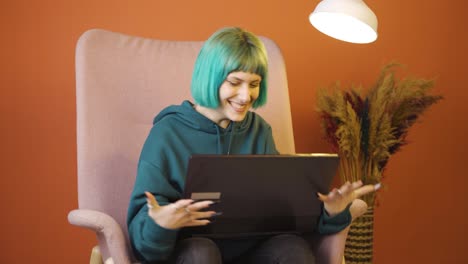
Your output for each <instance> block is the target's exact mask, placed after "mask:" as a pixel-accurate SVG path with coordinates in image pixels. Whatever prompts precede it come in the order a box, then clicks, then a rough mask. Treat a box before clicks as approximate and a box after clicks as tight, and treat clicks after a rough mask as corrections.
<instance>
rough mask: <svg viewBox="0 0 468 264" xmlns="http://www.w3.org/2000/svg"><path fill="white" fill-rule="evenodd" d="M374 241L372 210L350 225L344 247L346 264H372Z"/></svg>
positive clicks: (371, 208)
mask: <svg viewBox="0 0 468 264" xmlns="http://www.w3.org/2000/svg"><path fill="white" fill-rule="evenodd" d="M373 240H374V208H373V207H369V208H368V209H367V212H366V213H364V214H363V215H362V216H360V217H358V218H357V219H356V220H354V221H353V222H352V223H351V226H350V229H349V233H348V238H347V239H346V245H345V261H346V264H358V263H359V264H367V263H372V253H373Z"/></svg>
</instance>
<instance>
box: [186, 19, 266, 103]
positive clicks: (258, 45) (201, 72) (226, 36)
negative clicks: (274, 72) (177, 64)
mask: <svg viewBox="0 0 468 264" xmlns="http://www.w3.org/2000/svg"><path fill="white" fill-rule="evenodd" d="M236 71H242V72H249V73H254V74H257V75H259V76H260V77H262V81H261V82H260V91H259V96H258V98H257V100H255V102H254V103H253V105H252V107H253V108H257V107H259V106H262V105H264V104H265V103H266V99H267V75H268V61H267V53H266V49H265V46H264V45H263V43H262V41H261V40H260V39H259V38H258V37H257V36H255V35H254V34H253V33H250V32H248V31H245V30H243V29H241V28H237V27H229V28H222V29H220V30H218V31H216V32H215V33H214V34H213V35H212V36H211V37H210V38H209V39H208V40H207V41H206V42H205V44H204V45H203V47H202V49H201V50H200V53H199V54H198V57H197V60H196V61H195V67H194V70H193V76H192V84H191V90H192V97H193V99H194V100H195V103H197V104H199V105H201V106H205V107H209V108H217V107H218V106H219V87H220V86H221V85H222V84H223V82H224V81H225V80H226V77H227V76H228V75H229V74H230V73H231V72H236Z"/></svg>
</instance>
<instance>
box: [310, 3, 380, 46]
mask: <svg viewBox="0 0 468 264" xmlns="http://www.w3.org/2000/svg"><path fill="white" fill-rule="evenodd" d="M309 20H310V23H311V24H312V25H313V26H314V27H315V28H316V29H317V30H318V31H320V32H322V33H324V34H326V35H328V36H330V37H333V38H336V39H339V40H343V41H347V42H352V43H370V42H373V41H375V40H376V39H377V17H376V16H375V14H374V12H372V10H371V9H370V8H369V7H368V6H367V5H366V4H365V3H364V2H363V1H362V0H323V1H321V2H320V3H319V4H318V5H317V7H316V8H315V10H314V12H312V13H311V14H310V16H309Z"/></svg>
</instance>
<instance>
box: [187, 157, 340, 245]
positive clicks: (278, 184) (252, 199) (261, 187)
mask: <svg viewBox="0 0 468 264" xmlns="http://www.w3.org/2000/svg"><path fill="white" fill-rule="evenodd" d="M338 164H339V157H338V155H336V154H295V155H193V156H192V157H191V158H190V159H189V163H188V169H187V175H186V183H185V190H184V198H186V199H193V200H213V201H215V202H216V203H215V204H213V205H211V206H210V208H209V209H208V210H214V211H216V212H219V213H222V214H221V215H219V216H216V217H213V218H211V219H210V220H211V223H210V224H208V225H206V226H201V227H186V228H183V230H182V234H183V235H184V236H204V237H212V238H232V237H246V236H261V235H274V234H281V233H311V232H314V230H315V228H316V225H317V221H318V218H319V216H320V214H321V212H322V211H321V210H322V209H321V202H320V201H319V200H318V198H317V195H316V193H317V192H321V193H328V191H329V187H330V184H331V182H332V180H333V178H334V176H335V175H336V172H337V168H338Z"/></svg>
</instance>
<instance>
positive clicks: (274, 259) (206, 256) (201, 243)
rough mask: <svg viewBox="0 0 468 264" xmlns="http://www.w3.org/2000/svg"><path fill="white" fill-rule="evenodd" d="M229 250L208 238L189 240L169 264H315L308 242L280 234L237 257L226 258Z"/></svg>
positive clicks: (295, 236) (185, 240) (253, 246)
mask: <svg viewBox="0 0 468 264" xmlns="http://www.w3.org/2000/svg"><path fill="white" fill-rule="evenodd" d="M251 244H252V243H251ZM225 250H226V248H225V247H224V246H221V247H220V246H219V243H218V244H217V243H215V242H214V241H213V240H210V239H208V238H187V239H184V240H181V241H179V242H178V243H177V245H176V248H175V251H174V254H173V258H172V259H171V260H170V263H175V264H221V263H232V264H251V263H252V264H253V263H255V264H263V263H265V264H286V263H288V264H289V263H294V264H301V263H303V264H306V263H307V264H313V263H315V258H314V256H313V254H312V250H311V248H310V245H309V243H308V242H307V241H306V240H305V239H304V238H302V237H300V236H297V235H290V234H284V235H277V236H273V237H270V238H267V239H262V240H258V242H257V243H254V244H252V246H251V247H250V248H248V249H247V250H245V251H244V252H242V254H240V255H238V256H234V257H232V256H230V257H227V258H226V257H225V256H224V254H223V251H225Z"/></svg>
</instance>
